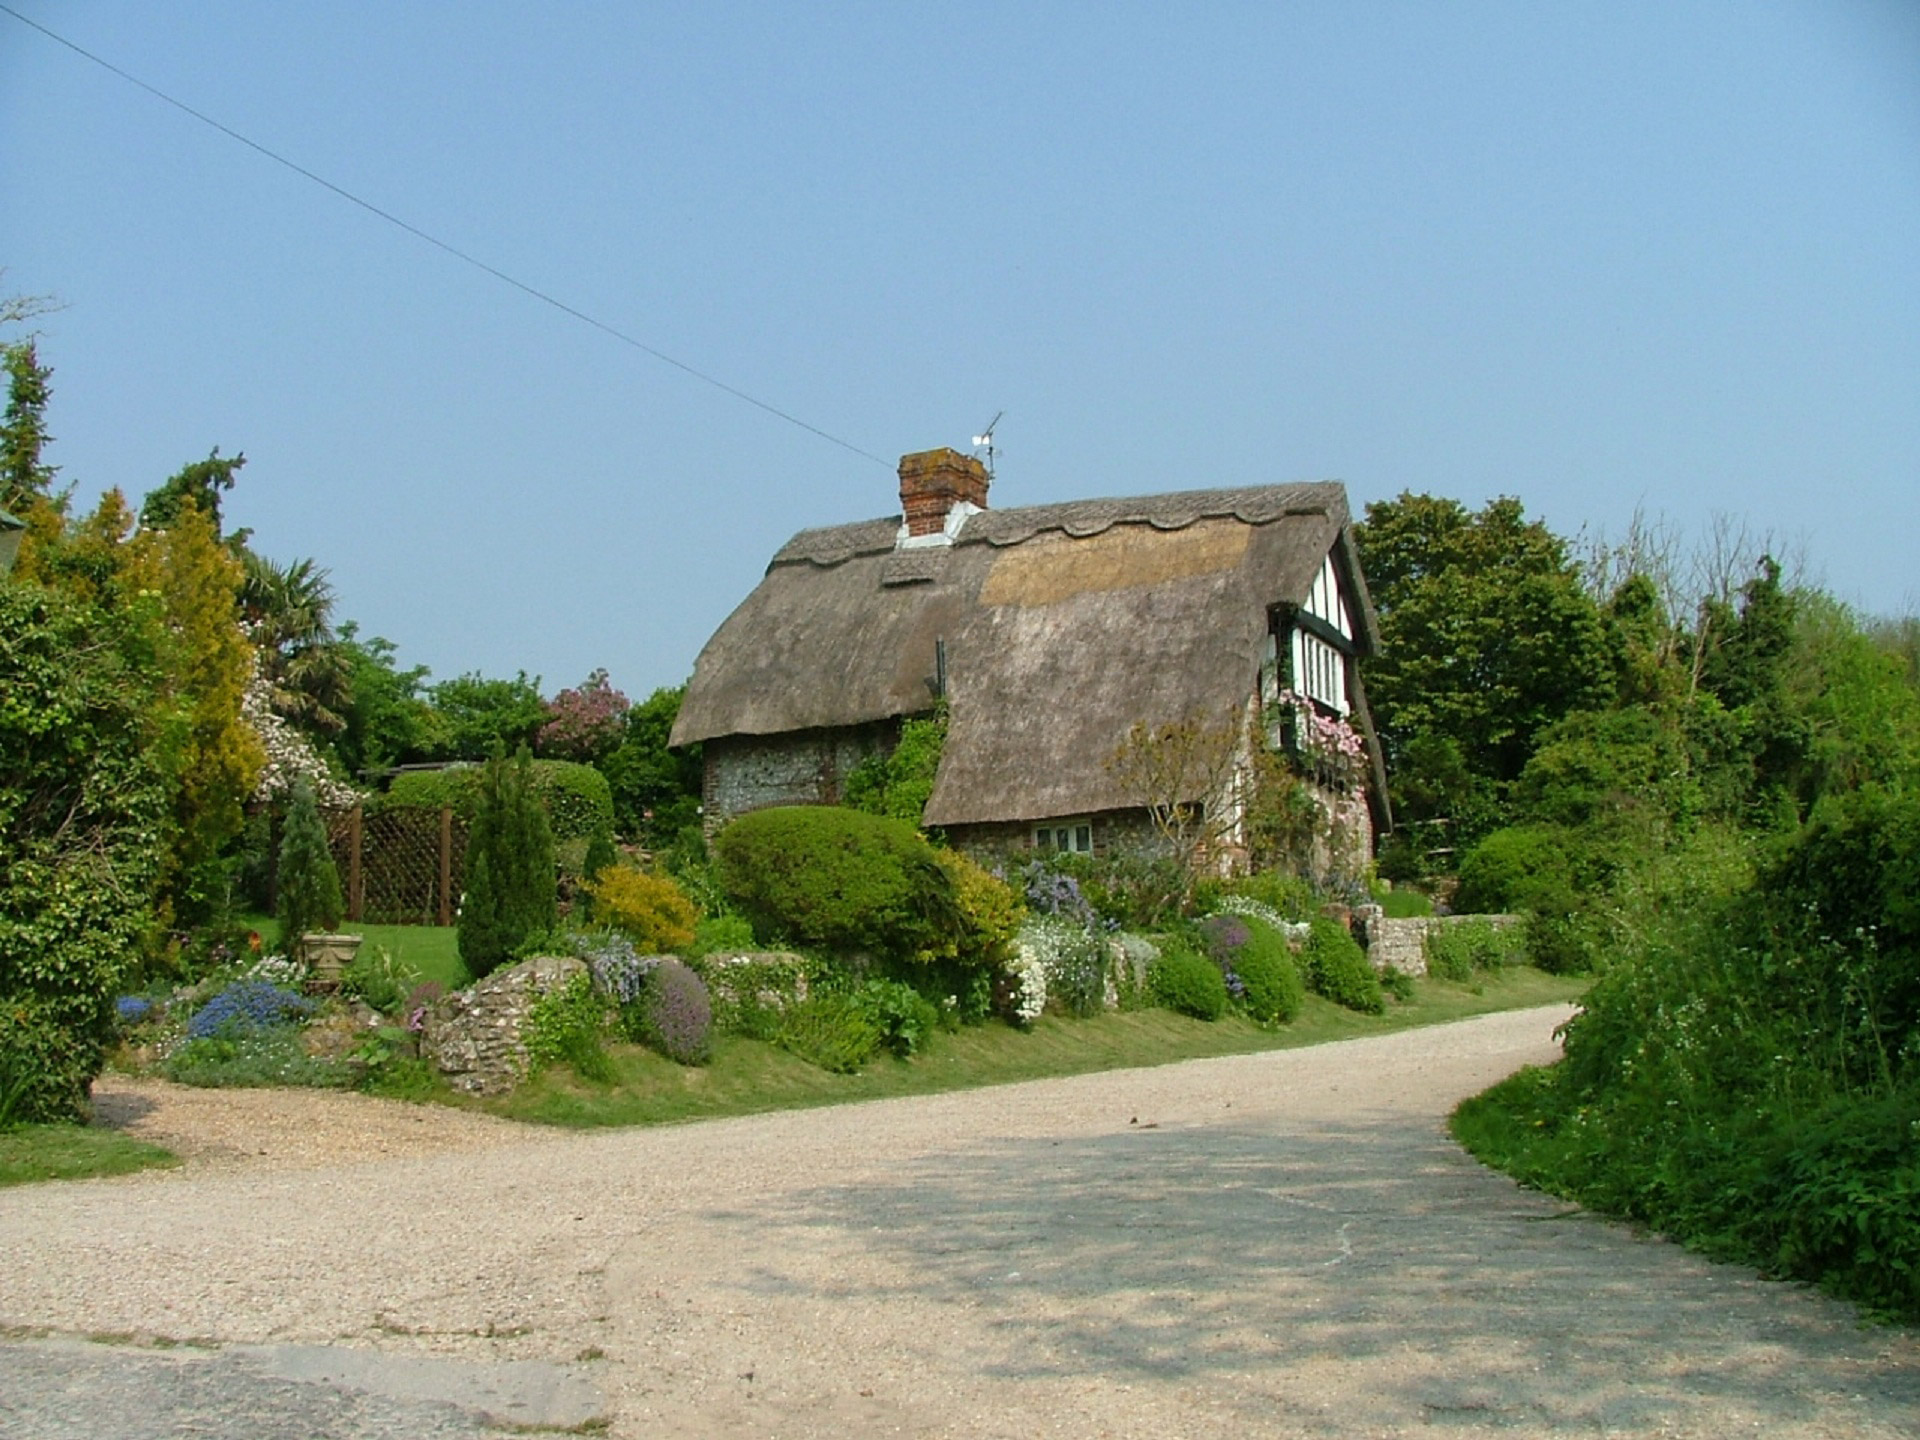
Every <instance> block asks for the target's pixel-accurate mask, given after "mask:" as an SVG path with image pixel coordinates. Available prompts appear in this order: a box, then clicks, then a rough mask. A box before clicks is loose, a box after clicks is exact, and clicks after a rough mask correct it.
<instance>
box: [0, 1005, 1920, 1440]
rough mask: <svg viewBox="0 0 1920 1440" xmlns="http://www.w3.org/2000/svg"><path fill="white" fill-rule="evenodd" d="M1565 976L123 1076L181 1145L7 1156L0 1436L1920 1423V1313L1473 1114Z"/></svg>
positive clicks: (1906, 1432) (1688, 1429)
mask: <svg viewBox="0 0 1920 1440" xmlns="http://www.w3.org/2000/svg"><path fill="white" fill-rule="evenodd" d="M1566 1013H1567V1012H1566V1010H1565V1009H1564V1008H1562V1007H1552V1008H1548V1009H1539V1010H1529V1011H1517V1012H1511V1013H1507V1014H1500V1015H1489V1016H1482V1017H1479V1018H1477V1019H1473V1020H1468V1021H1463V1022H1461V1023H1459V1024H1455V1025H1449V1026H1444V1027H1435V1028H1430V1029H1423V1030H1412V1031H1405V1032H1402V1033H1399V1034H1395V1035H1390V1036H1384V1037H1381V1038H1378V1039H1370V1040H1359V1041H1349V1042H1345V1043H1341V1044H1337V1045H1327V1046H1322V1047H1318V1048H1315V1049H1310V1050H1295V1051H1282V1052H1275V1053H1269V1054H1263V1055H1248V1056H1237V1057H1231V1058H1225V1059H1216V1060H1203V1061H1193V1062H1189V1063H1187V1064H1183V1065H1175V1066H1167V1067H1164V1068H1160V1069H1154V1070H1138V1071H1125V1072H1119V1073H1110V1074H1105V1075H1093V1076H1082V1077H1077V1078H1073V1079H1066V1080H1049V1081H1041V1082H1035V1083H1030V1084H1023V1085H1013V1086H1005V1087H1001V1088H997V1089H993V1090H981V1091H972V1092H967V1093H963V1094H955V1095H945V1096H934V1097H925V1098H913V1099H905V1100H890V1101H880V1102H875V1103H871V1104H866V1105H856V1106H843V1107H839V1108H834V1109H825V1110H813V1111H804V1112H796V1113H788V1114H780V1115H766V1116H755V1117H749V1118H744V1119H738V1120H726V1121H716V1122H708V1123H704V1124H698V1125H687V1126H680V1127H674V1128H668V1129H655V1130H631V1131H617V1132H602V1133H592V1134H569V1133H557V1132H547V1131H529V1130H526V1129H521V1128H518V1127H515V1126H511V1125H507V1124H504V1123H502V1122H496V1121H490V1120H486V1119H484V1118H480V1117H475V1116H471V1115H466V1114H461V1113H457V1112H447V1111H441V1110H435V1109H428V1110H419V1109H414V1108H411V1107H406V1106H398V1105H391V1104H386V1103H383V1102H378V1101H370V1100H366V1099H364V1098H362V1097H354V1096H323V1095H314V1094H300V1093H287V1092H278V1093H272V1092H252V1093H246V1094H241V1095H209V1094H206V1093H205V1092H202V1093H199V1094H194V1095H185V1096H183V1095H181V1094H180V1093H179V1092H176V1091H173V1090H172V1089H171V1088H170V1087H161V1086H157V1085H144V1084H143V1085H134V1084H132V1083H131V1082H125V1081H120V1082H115V1083H114V1084H112V1085H111V1086H110V1087H108V1093H107V1094H106V1095H105V1096H104V1097H103V1098H104V1101H105V1103H104V1106H103V1108H104V1109H105V1110H106V1111H107V1112H108V1113H111V1114H113V1115H115V1116H117V1117H118V1118H119V1121H120V1123H123V1124H126V1125H127V1126H129V1128H132V1129H135V1130H137V1131H143V1132H144V1133H148V1134H153V1135H157V1136H167V1137H171V1138H173V1140H174V1141H175V1143H177V1144H180V1145H182V1146H183V1147H184V1148H185V1149H186V1151H187V1152H188V1154H189V1160H188V1163H187V1164H186V1165H185V1166H183V1167H182V1168H181V1169H179V1170H177V1171H173V1172H154V1173H148V1174H144V1175H136V1176H129V1177H124V1178H120V1179H111V1180H98V1181H86V1182H80V1183H68V1184H52V1185H42V1186H34V1187H25V1188H19V1189H13V1190H9V1191H0V1277H4V1278H0V1325H5V1326H9V1327H14V1328H13V1330H12V1332H11V1333H12V1336H13V1339H12V1340H11V1342H10V1343H8V1344H6V1345H4V1346H0V1433H3V1434H6V1435H9V1436H11V1435H15V1434H18V1435H22V1436H26V1435H32V1436H34V1437H36V1440H41V1437H52V1436H57V1435H68V1434H71V1435H75V1436H89V1437H105V1436H110V1435H125V1436H128V1437H134V1436H141V1437H144V1436H146V1435H149V1434H151V1435H155V1436H159V1435H170V1434H193V1435H206V1436H215V1435H217V1436H221V1437H226V1436H229V1435H231V1436H233V1437H235V1440H239V1437H243V1436H244V1437H261V1440H264V1437H267V1436H278V1435H282V1434H284V1435H287V1436H296V1435H297V1436H301V1437H309V1436H318V1435H327V1436H338V1437H341V1440H347V1437H359V1436H374V1435H387V1434H394V1435H402V1434H421V1435H448V1436H452V1435H477V1434H481V1433H485V1432H486V1430H487V1424H488V1422H487V1421H485V1420H483V1419H480V1418H476V1417H477V1416H479V1415H482V1414H485V1415H491V1416H492V1417H494V1419H497V1420H501V1421H508V1420H511V1421H517V1422H520V1423H527V1422H528V1421H529V1420H530V1419H531V1420H545V1421H547V1422H548V1423H556V1424H573V1423H576V1422H578V1421H580V1420H582V1419H586V1418H588V1417H590V1416H594V1415H596V1414H597V1415H599V1416H601V1417H604V1419H605V1420H606V1421H608V1422H610V1425H611V1432H612V1433H613V1434H615V1435H621V1436H636V1437H638V1436H682V1435H684V1436H715V1437H732V1436H747V1435H756V1436H765V1435H775V1436H781V1437H789V1436H793V1437H799V1436H822V1437H825V1436H836V1437H837V1436H857V1437H861V1436H880V1435H886V1436H894V1435H907V1436H1087V1437H1093V1436H1141V1437H1147V1436H1151V1437H1156V1440H1164V1437H1177V1436H1216V1435H1234V1436H1240V1435H1249V1436H1265V1435H1276V1436H1279V1435H1285V1436H1295V1435H1399V1434H1412V1433H1416V1432H1418V1433H1422V1434H1425V1433H1429V1432H1430V1431H1431V1429H1432V1428H1433V1427H1436V1426H1437V1427H1441V1428H1442V1429H1444V1430H1450V1431H1452V1432H1454V1433H1459V1434H1473V1433H1480V1432H1482V1431H1485V1432H1489V1433H1491V1432H1499V1433H1501V1434H1507V1435H1515V1436H1525V1435H1554V1436H1559V1435H1581V1436H1594V1435H1636V1436H1637V1435H1649V1436H1651V1435H1698V1436H1714V1437H1721V1436H1729V1435H1764V1436H1795V1437H1800V1436H1805V1437H1814V1436H1821V1437H1827V1436H1874V1437H1879V1436H1885V1437H1894V1436H1901V1437H1910V1436H1912V1435H1914V1434H1916V1433H1920V1344H1917V1343H1916V1341H1915V1339H1914V1338H1913V1337H1912V1336H1910V1335H1908V1334H1906V1333H1904V1332H1895V1331H1887V1330H1872V1329H1861V1328H1859V1327H1857V1326H1856V1324H1855V1322H1854V1320H1853V1317H1852V1312H1851V1311H1850V1310H1849V1309H1848V1308H1847V1307H1845V1306H1842V1305H1838V1304H1835V1303H1833V1302H1830V1301H1827V1300H1825V1299H1824V1298H1822V1297H1821V1296H1819V1295H1817V1294H1815V1293H1812V1292H1809V1291H1807V1290H1805V1289H1803V1288H1800V1287H1795V1286H1787V1285H1777V1284H1768V1283H1765V1282H1762V1281H1759V1280H1757V1279H1755V1278H1754V1277H1753V1276H1752V1275H1751V1274H1750V1273H1749V1272H1746V1271H1743V1270H1740V1269H1738V1268H1734V1267H1728V1266H1710V1265H1708V1264H1706V1263H1705V1262H1703V1261H1700V1260H1698V1259H1696V1258H1694V1257H1692V1256H1689V1255H1687V1254H1685V1253H1684V1252H1682V1251H1680V1250H1678V1249H1677V1248H1675V1247H1673V1246H1670V1245H1667V1244H1664V1243H1662V1242H1660V1241H1659V1240H1656V1239H1653V1238H1649V1237H1645V1236H1638V1235H1635V1234H1633V1233H1631V1232H1630V1231H1628V1230H1626V1229H1624V1228H1622V1227H1619V1226H1615V1225H1610V1224H1605V1223H1602V1222H1599V1221H1596V1220H1594V1219H1592V1218H1590V1217H1588V1216H1586V1215H1584V1214H1582V1213H1580V1212H1578V1211H1576V1210H1573V1209H1571V1208H1570V1207H1567V1206H1565V1205H1563V1204H1561V1203H1559V1202H1556V1201H1553V1200H1550V1199H1547V1198H1544V1197H1541V1196H1538V1195H1533V1194H1529V1193H1527V1192H1523V1191H1521V1190H1518V1189H1517V1188H1515V1187H1514V1186H1513V1185H1512V1184H1511V1183H1509V1182H1508V1181H1507V1180H1505V1179H1504V1178H1502V1177H1500V1176H1498V1175H1495V1174H1492V1173H1490V1172H1488V1171H1485V1170H1483V1169H1481V1168H1480V1167H1479V1166H1478V1165H1476V1164H1475V1163H1474V1162H1473V1161H1472V1160H1470V1159H1469V1158H1467V1157H1466V1156H1465V1155H1463V1154H1462V1153H1461V1152H1460V1151H1458V1150H1457V1149H1456V1148H1455V1147H1454V1146H1453V1145H1452V1144H1451V1143H1450V1142H1449V1141H1448V1140H1447V1139H1446V1137H1445V1134H1444V1130H1443V1118H1444V1116H1445V1114H1446V1112H1447V1110H1448V1109H1449V1108H1451V1106H1452V1105H1453V1104H1454V1103H1455V1102H1456V1101H1457V1100H1458V1099H1460V1098H1461V1097H1463V1096H1465V1095H1468V1094H1471V1093H1473V1092H1475V1091H1477V1090H1479V1089H1482V1088H1484V1087H1485V1086H1486V1085H1488V1084H1489V1083H1491V1082H1492V1081H1493V1080H1495V1079H1497V1078H1499V1077H1500V1076H1502V1075H1504V1074H1506V1073H1508V1072H1509V1071H1511V1070H1513V1069H1514V1068H1515V1067H1517V1066H1518V1065H1520V1064H1523V1063H1526V1062H1529V1061H1535V1060H1542V1059H1546V1058H1548V1057H1550V1056H1551V1055H1552V1054H1553V1049H1554V1047H1553V1043H1552V1040H1551V1032H1552V1030H1553V1027H1554V1026H1555V1025H1556V1024H1557V1023H1558V1022H1559V1021H1560V1020H1561V1019H1563V1018H1564V1017H1565V1015H1566ZM236 1116H237V1117H238V1123H237V1124H235V1123H233V1122H234V1118H235V1117H236ZM222 1127H225V1128H222ZM188 1137H192V1138H188ZM261 1152H264V1153H261ZM102 1336H105V1337H109V1338H110V1341H111V1343H91V1344H88V1343H79V1342H82V1341H84V1340H86V1339H87V1338H88V1337H93V1338H95V1339H96V1340H97V1339H98V1337H102ZM40 1337H48V1338H40ZM153 1338H160V1339H165V1340H170V1341H194V1342H197V1345H196V1346H195V1347H194V1348H188V1349H156V1348H153V1346H152V1344H151V1340H152V1339H153ZM320 1347H331V1348H320ZM450 1402H453V1403H450ZM169 1406H172V1407H175V1408H174V1409H169V1408H168V1407H169ZM249 1407H252V1409H251V1411H249ZM462 1407H464V1408H462ZM543 1407H544V1408H543ZM249 1414H251V1416H252V1418H251V1419H249V1418H248V1417H249ZM179 1416H188V1417H189V1418H190V1419H191V1422H192V1423H191V1426H190V1427H189V1426H188V1425H187V1424H186V1423H185V1422H184V1421H181V1420H179V1418H178V1417H179ZM595 1423H597V1422H595ZM63 1425H64V1426H67V1427H68V1428H65V1429H62V1428H61V1427H62V1426H63ZM169 1425H171V1426H172V1427H173V1428H166V1427H167V1426H169ZM223 1425H224V1426H226V1427H228V1428H221V1427H222V1426H223ZM142 1426H146V1427H148V1428H141V1427H142Z"/></svg>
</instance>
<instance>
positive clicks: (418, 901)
mask: <svg viewBox="0 0 1920 1440" xmlns="http://www.w3.org/2000/svg"><path fill="white" fill-rule="evenodd" d="M325 818H326V823H327V840H328V842H329V846H330V848H331V849H332V851H333V863H334V864H335V865H337V866H338V867H339V869H340V888H341V889H342V890H343V891H344V892H345V899H346V902H347V920H348V922H349V923H350V924H363V923H364V924H371V925H451V924H452V923H453V918H454V912H455V910H456V909H457V908H458V906H459V904H460V889H461V880H462V875H463V871H464V862H465V860H466V853H467V827H466V824H465V822H463V821H462V820H460V819H459V818H458V817H457V816H456V815H455V814H454V813H453V808H452V807H451V806H446V805H443V806H441V807H439V808H438V809H427V808H425V807H420V806H394V807H393V808H391V809H385V810H376V811H373V812H372V813H368V812H367V810H366V809H365V807H364V806H360V805H355V806H354V807H353V808H352V809H350V810H331V811H328V812H326V816H325Z"/></svg>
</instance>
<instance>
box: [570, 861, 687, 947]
mask: <svg viewBox="0 0 1920 1440" xmlns="http://www.w3.org/2000/svg"><path fill="white" fill-rule="evenodd" d="M585 888H586V891H587V893H588V894H589V895H591V896H592V897H593V914H594V918H595V919H596V920H598V921H601V922H604V923H605V924H608V925H611V926H612V927H613V928H614V929H616V930H618V931H620V932H621V934H623V935H625V936H626V937H627V938H628V939H630V940H632V941H633V943H634V946H635V948H637V949H638V950H640V951H641V952H642V953H646V954H656V955H657V954H665V953H667V952H669V951H672V952H675V953H683V952H685V950H686V949H687V947H688V946H690V945H692V944H693V935H694V923H695V921H697V920H698V919H699V916H698V915H697V914H696V913H695V912H694V908H693V902H692V901H691V900H689V899H687V893H686V891H684V890H682V889H681V888H680V886H679V885H678V884H677V883H675V881H674V879H673V877H672V876H670V875H649V874H648V873H647V872H646V871H644V870H642V869H640V868H639V867H637V866H634V865H614V866H610V867H609V868H607V869H605V870H603V871H601V872H600V875H599V877H598V878H597V879H595V880H593V881H591V882H590V883H589V884H588V885H587V886H586V887H585Z"/></svg>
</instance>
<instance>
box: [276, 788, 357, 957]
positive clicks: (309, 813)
mask: <svg viewBox="0 0 1920 1440" xmlns="http://www.w3.org/2000/svg"><path fill="white" fill-rule="evenodd" d="M279 885H280V904H279V917H278V918H279V921H280V934H281V936H282V937H283V939H282V943H283V944H285V945H286V947H287V953H288V954H290V955H293V956H294V957H295V958H296V959H297V958H299V946H300V937H301V936H302V935H305V934H307V933H308V932H310V931H316V930H318V931H331V930H336V929H338V928H339V926H340V917H341V915H342V914H343V913H344V912H345V908H346V907H345V906H344V905H343V904H342V903H341V900H340V871H339V870H338V869H337V868H336V867H335V865H334V863H333V854H332V852H331V851H330V850H329V849H328V848H327V830H326V826H324V825H323V824H321V823H320V809H319V807H318V806H317V805H316V804H315V803H314V799H313V787H312V786H311V785H309V784H308V783H307V782H306V781H305V780H296V781H295V782H294V786H293V798H292V800H291V802H290V803H289V804H288V806H287V820H286V828H285V829H284V830H283V831H282V833H281V836H280V869H279Z"/></svg>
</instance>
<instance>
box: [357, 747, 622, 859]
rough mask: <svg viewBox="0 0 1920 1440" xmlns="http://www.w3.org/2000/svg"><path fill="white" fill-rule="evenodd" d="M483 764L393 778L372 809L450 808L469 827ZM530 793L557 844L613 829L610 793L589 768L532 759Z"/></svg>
mask: <svg viewBox="0 0 1920 1440" xmlns="http://www.w3.org/2000/svg"><path fill="white" fill-rule="evenodd" d="M485 768H486V767H485V766H483V765H451V766H449V767H448V768H446V769H445V770H410V771H408V772H406V773H405V774H403V775H396V776H394V777H393V784H392V786H391V787H390V788H389V789H388V790H387V793H386V794H385V795H382V796H380V797H379V798H378V800H377V801H375V802H373V803H372V805H371V806H370V808H372V809H377V810H392V809H399V808H402V807H405V808H418V809H424V810H438V809H439V808H440V807H441V806H443V805H451V806H452V807H453V813H454V814H456V815H458V816H459V817H460V818H461V819H462V820H465V821H468V822H469V823H471V821H472V820H473V817H474V815H475V814H476V813H477V812H478V811H479V808H480V778H481V775H482V774H483V772H484V771H485ZM532 778H533V793H534V794H535V796H537V797H538V798H539V801H540V803H541V804H542V805H543V806H545V807H546V811H547V823H548V824H550V825H551V826H552V827H553V838H554V839H555V840H557V841H565V840H590V839H591V838H592V837H593V835H594V833H595V832H596V831H599V830H602V829H605V830H611V829H612V828H613V791H612V790H611V789H610V788H609V787H608V785H607V777H606V776H604V775H602V774H601V773H600V772H599V771H598V770H596V769H594V768H593V766H591V765H578V764H575V763H574V762H573V761H571V760H535V761H534V762H533V770H532Z"/></svg>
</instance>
